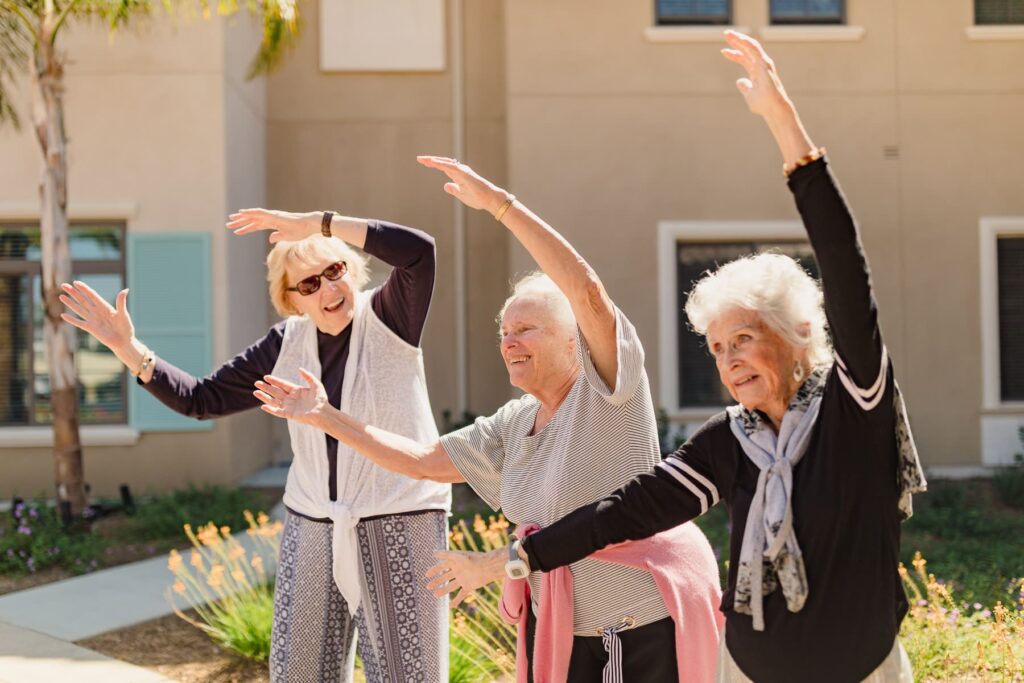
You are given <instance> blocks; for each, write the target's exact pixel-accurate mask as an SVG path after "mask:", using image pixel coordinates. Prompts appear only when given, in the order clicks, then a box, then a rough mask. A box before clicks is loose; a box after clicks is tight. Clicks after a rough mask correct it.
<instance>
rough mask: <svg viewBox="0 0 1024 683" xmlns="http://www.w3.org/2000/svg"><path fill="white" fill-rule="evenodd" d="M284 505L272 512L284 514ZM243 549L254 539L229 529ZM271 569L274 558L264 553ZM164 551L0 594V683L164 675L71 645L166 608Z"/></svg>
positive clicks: (137, 679) (156, 682) (112, 681)
mask: <svg viewBox="0 0 1024 683" xmlns="http://www.w3.org/2000/svg"><path fill="white" fill-rule="evenodd" d="M283 510H284V508H283V506H282V505H280V504H279V505H278V506H277V507H276V508H274V510H273V512H272V513H271V516H272V517H274V518H275V519H280V518H283ZM236 538H237V539H238V540H239V542H240V543H241V544H242V545H243V547H245V549H246V551H247V552H250V553H251V552H252V551H253V550H254V545H255V542H254V541H253V539H251V538H250V537H249V536H248V535H247V534H245V533H244V532H243V533H240V534H237V535H236ZM263 559H264V564H265V566H266V567H267V569H268V570H269V571H271V572H272V571H274V568H275V564H276V558H273V557H268V556H266V555H264V558H263ZM172 582H173V576H172V574H171V573H170V572H169V571H168V569H167V558H166V557H155V558H153V559H150V560H143V561H141V562H133V563H131V564H125V565H121V566H120V567H113V568H111V569H103V570H100V571H98V572H93V573H92V574H85V575H83V576H76V577H74V578H71V579H67V580H64V581H57V582H55V583H50V584H46V585H43V586H37V587H36V588H30V589H28V590H23V591H18V592H16V593H9V594H7V595H4V596H0V683H49V682H50V681H53V682H54V683H65V682H68V683H71V682H73V683H93V682H96V683H100V682H102V683H160V682H163V681H170V679H168V678H165V677H163V676H160V675H158V674H155V673H153V672H151V671H149V670H147V669H143V668H140V667H137V666H133V665H131V664H127V663H125V662H121V661H118V660H115V659H111V658H109V657H105V656H103V655H101V654H99V653H97V652H93V651H92V650H87V649H85V648H83V647H79V646H77V645H74V644H73V643H72V642H69V641H75V640H82V639H85V638H90V637H92V636H96V635H99V634H101V633H107V632H108V631H115V630H117V629H121V628H126V627H128V626H134V625H136V624H140V623H143V622H146V621H150V620H152V619H157V618H159V617H163V616H166V615H168V614H171V613H172V609H171V606H170V604H169V603H168V602H167V598H166V596H165V594H166V591H167V589H168V588H169V587H170V585H171V583H172Z"/></svg>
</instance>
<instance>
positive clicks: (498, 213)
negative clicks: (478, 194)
mask: <svg viewBox="0 0 1024 683" xmlns="http://www.w3.org/2000/svg"><path fill="white" fill-rule="evenodd" d="M515 202H516V196H515V195H514V194H510V195H509V196H508V198H507V199H506V200H505V203H504V204H502V205H501V208H500V209H498V210H497V211H496V212H495V214H494V220H496V221H498V222H499V223H500V222H501V219H502V218H504V217H505V214H506V213H508V210H509V209H511V208H512V205H513V204H515Z"/></svg>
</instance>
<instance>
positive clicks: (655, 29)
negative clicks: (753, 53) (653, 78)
mask: <svg viewBox="0 0 1024 683" xmlns="http://www.w3.org/2000/svg"><path fill="white" fill-rule="evenodd" d="M725 31H738V32H740V33H748V34H749V33H750V32H751V31H750V27H749V26H723V25H718V24H716V25H713V26H696V25H695V26H688V25H680V26H648V27H647V28H645V29H644V38H646V39H647V41H648V42H651V43H720V42H722V41H723V40H724V39H723V38H722V33H723V32H725Z"/></svg>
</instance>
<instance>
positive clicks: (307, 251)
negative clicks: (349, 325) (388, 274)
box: [267, 235, 370, 318]
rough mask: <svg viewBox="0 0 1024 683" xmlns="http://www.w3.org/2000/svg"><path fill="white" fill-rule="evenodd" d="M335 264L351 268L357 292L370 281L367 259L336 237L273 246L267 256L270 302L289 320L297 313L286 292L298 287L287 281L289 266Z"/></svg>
mask: <svg viewBox="0 0 1024 683" xmlns="http://www.w3.org/2000/svg"><path fill="white" fill-rule="evenodd" d="M336 261H344V262H345V264H346V265H347V266H348V272H349V275H348V277H349V281H350V282H351V283H352V289H353V290H354V291H356V292H358V291H359V290H361V289H362V288H363V286H365V285H366V283H367V282H369V281H370V269H369V267H368V265H367V261H368V259H367V258H366V256H363V255H362V254H360V253H359V252H357V251H356V250H355V249H353V248H352V247H350V246H349V245H347V244H345V242H343V241H342V240H340V239H338V238H336V237H324V236H323V235H313V236H311V237H307V238H306V239H304V240H299V241H298V242H285V241H282V242H278V243H277V244H276V245H274V248H273V249H271V250H270V253H269V254H268V255H267V283H268V285H269V289H270V302H271V303H272V304H274V310H276V311H277V313H278V315H280V316H281V317H282V318H287V317H288V316H290V315H296V314H297V313H298V311H296V310H295V307H294V306H292V304H291V301H289V300H288V291H287V289H288V287H294V286H295V283H291V284H289V282H288V266H289V264H293V263H298V264H301V265H303V266H306V267H309V266H315V265H318V264H321V263H334V262H336Z"/></svg>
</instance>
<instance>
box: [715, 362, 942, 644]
mask: <svg viewBox="0 0 1024 683" xmlns="http://www.w3.org/2000/svg"><path fill="white" fill-rule="evenodd" d="M883 361H884V362H886V363H887V359H883ZM840 372H842V370H840ZM828 375H829V370H828V369H818V370H815V371H814V372H813V373H811V375H810V377H808V378H807V380H805V381H804V383H803V385H802V386H801V387H800V388H799V389H798V390H797V392H796V395H795V396H794V397H793V399H792V400H791V401H790V404H789V407H788V408H787V409H786V414H785V415H784V416H783V418H782V425H781V426H780V428H779V432H778V434H776V433H775V431H774V430H773V429H772V427H771V425H769V424H768V423H767V422H766V421H765V419H764V418H763V417H762V416H761V415H760V414H759V413H757V412H754V411H750V410H747V409H745V408H744V407H743V406H741V405H736V406H731V407H729V408H728V409H727V412H728V414H729V427H730V428H731V430H732V433H733V435H734V436H735V437H736V440H737V441H739V443H740V446H741V447H742V448H743V452H744V453H745V454H746V456H747V457H748V458H750V461H751V462H753V463H754V465H756V466H757V468H758V470H760V474H759V475H758V478H757V488H756V489H755V491H754V498H753V500H752V501H751V503H750V509H749V510H748V511H747V525H746V528H745V529H744V530H743V543H742V545H741V547H740V558H739V566H738V567H737V571H736V592H735V596H734V608H735V609H736V611H737V612H740V613H743V614H750V615H751V616H752V617H753V621H754V630H755V631H763V630H764V606H763V600H764V596H765V595H769V594H770V593H771V592H772V591H774V590H775V589H776V587H778V585H779V584H781V585H782V594H783V595H784V596H785V598H786V607H787V609H789V611H790V612H799V611H800V610H801V609H803V606H804V603H805V602H806V601H807V595H808V592H809V590H808V585H807V573H806V571H805V569H804V560H803V554H802V553H801V551H800V544H799V543H798V542H797V538H796V533H795V532H794V531H793V504H792V499H791V497H792V494H793V468H794V467H795V466H796V464H797V463H798V462H800V459H801V458H802V457H803V456H804V454H805V453H806V452H807V445H808V443H809V442H810V440H811V433H812V432H813V430H814V424H815V423H816V422H817V419H818V412H819V410H820V408H821V398H822V394H823V393H824V390H825V383H826V381H827V380H828ZM894 390H895V391H894V399H893V409H894V411H895V413H896V434H895V437H896V444H897V447H898V449H899V454H900V461H899V471H898V472H897V479H898V481H899V486H900V500H899V509H900V512H901V514H902V516H903V518H904V519H906V518H909V517H910V515H911V514H912V513H913V509H912V505H911V495H912V494H914V493H918V492H920V491H924V490H925V487H926V486H927V483H926V482H925V479H924V472H923V470H922V468H921V463H920V460H919V458H918V454H917V447H916V445H915V444H914V437H913V435H912V434H911V432H910V424H909V421H908V420H907V411H906V406H905V405H904V403H903V395H902V393H901V392H900V389H899V385H897V384H895V383H894Z"/></svg>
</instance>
